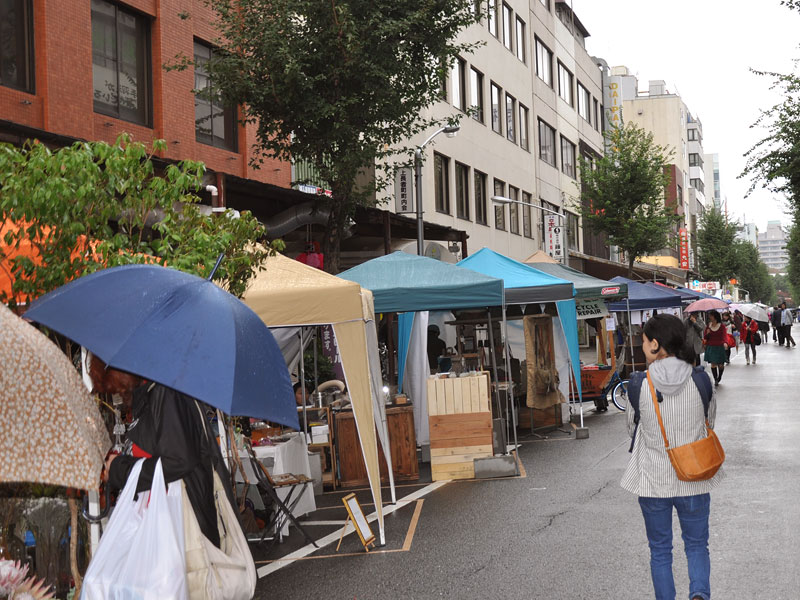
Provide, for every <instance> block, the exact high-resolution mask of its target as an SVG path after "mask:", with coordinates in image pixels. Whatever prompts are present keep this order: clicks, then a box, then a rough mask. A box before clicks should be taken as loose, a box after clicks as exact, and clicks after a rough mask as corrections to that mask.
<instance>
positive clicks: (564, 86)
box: [558, 63, 573, 106]
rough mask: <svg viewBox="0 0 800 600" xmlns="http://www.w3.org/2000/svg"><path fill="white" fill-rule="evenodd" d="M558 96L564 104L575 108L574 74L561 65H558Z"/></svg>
mask: <svg viewBox="0 0 800 600" xmlns="http://www.w3.org/2000/svg"><path fill="white" fill-rule="evenodd" d="M558 95H559V96H561V99H562V100H564V102H566V103H567V104H569V105H570V106H573V100H572V73H570V72H569V70H568V69H567V68H566V67H565V66H564V65H562V64H561V63H558Z"/></svg>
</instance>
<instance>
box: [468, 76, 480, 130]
mask: <svg viewBox="0 0 800 600" xmlns="http://www.w3.org/2000/svg"><path fill="white" fill-rule="evenodd" d="M469 88H470V99H471V102H472V104H471V105H470V108H472V118H473V119H475V120H476V121H480V122H481V123H483V73H481V72H480V71H476V70H475V69H470V70H469Z"/></svg>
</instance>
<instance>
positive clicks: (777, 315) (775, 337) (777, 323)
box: [770, 306, 783, 346]
mask: <svg viewBox="0 0 800 600" xmlns="http://www.w3.org/2000/svg"><path fill="white" fill-rule="evenodd" d="M781 312H782V311H781V307H780V306H775V307H773V309H772V315H770V322H771V323H772V341H773V342H778V345H779V346H783V326H782V324H781Z"/></svg>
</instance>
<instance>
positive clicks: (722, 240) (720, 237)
mask: <svg viewBox="0 0 800 600" xmlns="http://www.w3.org/2000/svg"><path fill="white" fill-rule="evenodd" d="M738 229H739V228H738V225H737V224H736V223H734V222H729V221H728V220H727V219H726V218H725V216H724V215H723V214H722V213H721V212H720V211H719V209H718V208H712V209H711V210H707V211H706V212H705V213H704V214H703V216H702V217H701V219H700V227H699V228H698V230H697V252H698V266H699V270H700V273H701V275H702V277H703V279H704V280H706V281H719V282H722V284H723V285H724V284H726V283H727V282H728V280H729V279H732V278H733V277H735V276H736V271H737V268H738V266H739V262H738V259H739V256H738V254H737V252H736V232H737V231H738Z"/></svg>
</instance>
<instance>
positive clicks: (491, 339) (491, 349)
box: [486, 310, 503, 417]
mask: <svg viewBox="0 0 800 600" xmlns="http://www.w3.org/2000/svg"><path fill="white" fill-rule="evenodd" d="M486 322H487V329H488V330H489V358H490V359H491V361H492V376H493V377H494V383H495V390H496V393H495V405H496V406H497V414H498V416H500V417H502V416H503V408H502V406H501V405H500V388H499V386H498V385H497V383H498V379H497V357H496V356H495V347H494V333H493V332H492V312H491V311H490V310H487V311H486Z"/></svg>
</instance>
